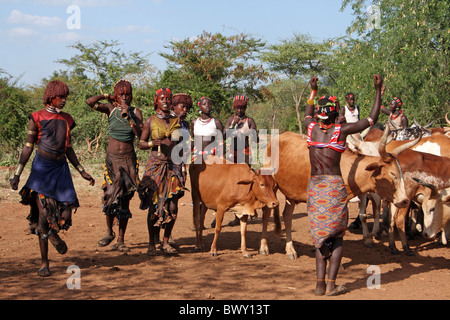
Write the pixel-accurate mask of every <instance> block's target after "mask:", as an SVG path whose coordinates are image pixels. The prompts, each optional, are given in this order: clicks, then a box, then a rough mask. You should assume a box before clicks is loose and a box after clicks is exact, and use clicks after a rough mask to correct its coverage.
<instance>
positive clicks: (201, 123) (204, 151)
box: [191, 97, 223, 164]
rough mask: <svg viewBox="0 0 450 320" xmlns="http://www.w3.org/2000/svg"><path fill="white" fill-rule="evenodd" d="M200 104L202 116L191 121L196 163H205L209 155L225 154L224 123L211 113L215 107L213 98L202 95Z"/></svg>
mask: <svg viewBox="0 0 450 320" xmlns="http://www.w3.org/2000/svg"><path fill="white" fill-rule="evenodd" d="M198 106H199V109H200V114H201V116H200V117H199V118H197V119H194V120H192V122H191V135H192V136H193V139H194V144H193V157H192V162H193V163H194V164H201V163H204V160H206V159H207V157H208V155H218V156H223V136H222V135H223V124H222V122H221V121H220V120H219V119H215V118H213V117H212V115H211V112H212V109H213V106H212V102H211V99H210V98H207V97H202V98H201V99H200V101H199V102H198ZM219 148H220V149H219Z"/></svg>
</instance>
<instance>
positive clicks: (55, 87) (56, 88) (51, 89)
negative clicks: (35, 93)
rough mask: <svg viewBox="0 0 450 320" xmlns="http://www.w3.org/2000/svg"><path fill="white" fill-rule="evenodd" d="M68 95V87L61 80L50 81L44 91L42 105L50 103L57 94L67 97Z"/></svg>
mask: <svg viewBox="0 0 450 320" xmlns="http://www.w3.org/2000/svg"><path fill="white" fill-rule="evenodd" d="M68 95H69V87H68V86H67V84H65V83H64V82H62V81H61V80H55V81H50V82H49V83H48V85H47V87H46V88H45V92H44V105H47V104H49V103H51V101H52V99H53V98H56V97H58V96H60V97H67V96H68Z"/></svg>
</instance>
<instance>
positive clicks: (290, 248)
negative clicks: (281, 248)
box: [283, 199, 298, 260]
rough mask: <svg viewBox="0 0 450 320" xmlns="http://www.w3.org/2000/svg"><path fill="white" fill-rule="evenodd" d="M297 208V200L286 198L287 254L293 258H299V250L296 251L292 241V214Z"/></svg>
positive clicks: (284, 211) (284, 216)
mask: <svg viewBox="0 0 450 320" xmlns="http://www.w3.org/2000/svg"><path fill="white" fill-rule="evenodd" d="M294 209H295V202H294V201H293V200H290V199H286V205H285V206H284V210H283V218H284V227H285V229H286V254H287V256H288V257H289V259H291V260H295V259H297V258H298V255H297V251H295V248H294V243H293V241H292V215H293V213H294Z"/></svg>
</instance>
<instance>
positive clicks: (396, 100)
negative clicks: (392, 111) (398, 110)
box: [392, 97, 402, 107]
mask: <svg viewBox="0 0 450 320" xmlns="http://www.w3.org/2000/svg"><path fill="white" fill-rule="evenodd" d="M392 100H393V101H395V102H396V103H397V105H398V106H399V107H401V105H402V100H401V99H400V98H397V97H394V99H392Z"/></svg>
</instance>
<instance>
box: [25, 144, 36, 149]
mask: <svg viewBox="0 0 450 320" xmlns="http://www.w3.org/2000/svg"><path fill="white" fill-rule="evenodd" d="M25 147H28V148H31V149H33V148H34V144H33V143H30V142H26V143H25Z"/></svg>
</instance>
